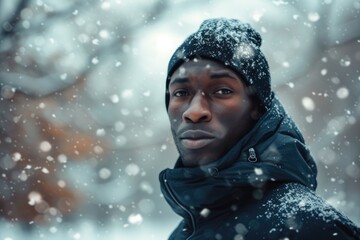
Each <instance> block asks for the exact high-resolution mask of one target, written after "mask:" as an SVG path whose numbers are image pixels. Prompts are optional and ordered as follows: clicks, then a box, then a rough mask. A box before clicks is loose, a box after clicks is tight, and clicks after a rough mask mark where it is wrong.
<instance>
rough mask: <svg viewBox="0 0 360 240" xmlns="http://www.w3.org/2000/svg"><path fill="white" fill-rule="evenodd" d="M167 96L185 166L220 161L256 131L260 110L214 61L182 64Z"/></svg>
mask: <svg viewBox="0 0 360 240" xmlns="http://www.w3.org/2000/svg"><path fill="white" fill-rule="evenodd" d="M169 93H170V101H169V107H168V115H169V119H170V125H171V131H172V134H173V137H174V140H175V144H176V146H177V148H178V151H179V153H180V156H181V159H182V161H183V164H184V166H197V165H203V164H206V163H210V162H213V161H216V160H217V159H219V158H221V157H222V156H223V155H224V154H226V152H227V151H229V150H230V148H231V147H233V146H234V144H236V142H237V141H239V140H240V139H241V138H242V137H243V136H244V135H245V134H246V133H247V132H248V131H249V130H250V129H251V128H252V127H253V125H254V122H255V121H254V120H253V119H252V117H251V116H252V115H254V113H255V112H256V111H257V108H256V106H255V104H254V102H253V100H252V98H251V97H250V95H249V93H248V91H247V89H246V86H245V84H244V83H243V82H242V80H241V79H240V78H239V76H238V75H237V74H236V73H235V72H234V71H232V70H231V69H229V68H227V67H225V66H223V65H221V64H219V63H217V62H215V61H211V60H205V59H193V60H191V61H189V62H186V63H184V64H182V65H181V66H180V67H179V68H178V69H177V70H176V71H175V72H174V74H173V75H172V76H171V79H170V82H169ZM255 114H256V113H255Z"/></svg>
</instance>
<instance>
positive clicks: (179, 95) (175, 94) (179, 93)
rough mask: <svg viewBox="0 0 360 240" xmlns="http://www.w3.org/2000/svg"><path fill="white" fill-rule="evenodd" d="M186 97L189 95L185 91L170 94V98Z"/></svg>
mask: <svg viewBox="0 0 360 240" xmlns="http://www.w3.org/2000/svg"><path fill="white" fill-rule="evenodd" d="M188 95H189V93H188V91H186V90H176V91H174V92H173V94H172V96H174V97H185V96H188Z"/></svg>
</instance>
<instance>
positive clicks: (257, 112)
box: [250, 96, 265, 121]
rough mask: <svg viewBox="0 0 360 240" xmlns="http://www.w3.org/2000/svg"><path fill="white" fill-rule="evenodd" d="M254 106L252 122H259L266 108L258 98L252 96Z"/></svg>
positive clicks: (251, 114)
mask: <svg viewBox="0 0 360 240" xmlns="http://www.w3.org/2000/svg"><path fill="white" fill-rule="evenodd" d="M252 104H253V105H252V108H251V111H250V117H251V119H252V120H254V121H257V120H259V119H260V118H261V116H262V115H263V114H264V112H265V111H264V107H263V106H262V105H261V104H260V101H259V100H258V98H257V97H256V96H252Z"/></svg>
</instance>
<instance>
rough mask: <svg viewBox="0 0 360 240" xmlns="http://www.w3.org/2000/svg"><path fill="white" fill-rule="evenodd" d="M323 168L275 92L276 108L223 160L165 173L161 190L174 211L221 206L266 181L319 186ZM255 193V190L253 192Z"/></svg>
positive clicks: (273, 107)
mask: <svg viewBox="0 0 360 240" xmlns="http://www.w3.org/2000/svg"><path fill="white" fill-rule="evenodd" d="M316 175H317V169H316V165H315V162H314V160H313V158H312V156H311V155H310V152H309V150H308V148H307V147H306V145H305V141H304V138H303V136H302V134H301V133H300V131H299V129H298V128H297V126H296V125H295V123H294V122H293V121H292V119H291V118H290V117H289V116H288V115H287V114H286V112H285V110H284V108H283V106H282V105H281V103H280V102H279V100H278V99H277V98H276V97H274V98H273V100H272V104H271V107H270V108H269V109H268V110H267V112H266V113H265V114H264V115H263V116H262V117H261V118H260V119H259V121H258V122H257V124H256V125H255V126H254V128H253V129H252V130H251V131H250V132H249V133H248V134H247V135H245V136H244V137H243V138H242V139H241V140H240V141H239V142H238V143H237V144H236V145H235V146H234V147H233V148H232V149H231V150H230V151H229V152H228V153H227V154H226V155H224V156H223V157H222V158H221V159H219V160H217V161H215V162H212V163H210V164H207V165H202V166H200V167H192V168H188V167H184V166H183V165H182V163H181V159H180V158H179V159H178V160H177V162H176V164H175V167H174V168H173V169H165V170H163V171H162V172H161V173H160V182H161V189H162V192H163V193H164V197H165V199H166V200H167V202H168V203H169V204H170V206H171V207H173V210H174V211H175V212H177V213H178V214H180V215H183V209H182V207H179V206H185V207H190V208H191V209H199V210H201V209H204V208H217V207H220V206H221V205H223V204H227V203H229V201H233V200H234V199H237V200H239V199H240V201H241V200H243V201H245V200H246V198H245V197H244V195H246V194H248V192H249V191H248V190H249V189H254V188H255V189H261V187H262V186H264V184H266V183H269V182H271V183H287V182H297V183H300V184H302V185H305V186H307V187H309V188H310V189H312V190H315V189H316V185H317V183H316ZM251 192H253V191H251Z"/></svg>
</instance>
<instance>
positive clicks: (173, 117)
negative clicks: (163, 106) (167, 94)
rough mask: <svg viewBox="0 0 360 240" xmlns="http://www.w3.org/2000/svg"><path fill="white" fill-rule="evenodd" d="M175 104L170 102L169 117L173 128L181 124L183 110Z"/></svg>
mask: <svg viewBox="0 0 360 240" xmlns="http://www.w3.org/2000/svg"><path fill="white" fill-rule="evenodd" d="M174 105H175V104H169V108H168V117H169V121H170V125H171V128H173V127H176V126H178V125H179V124H180V122H181V118H182V111H181V109H180V108H179V107H177V106H174Z"/></svg>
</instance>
